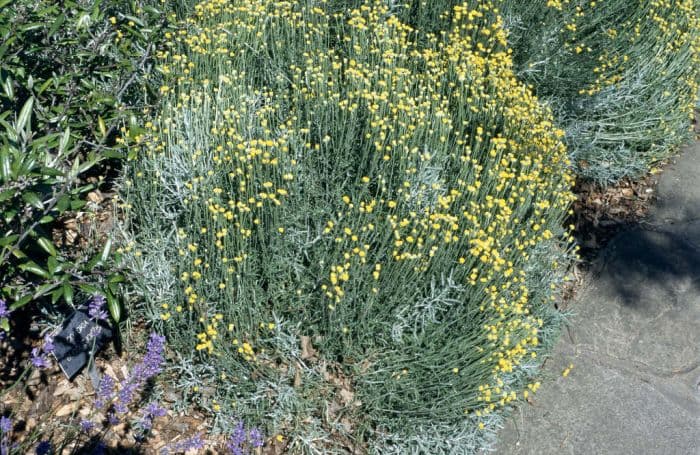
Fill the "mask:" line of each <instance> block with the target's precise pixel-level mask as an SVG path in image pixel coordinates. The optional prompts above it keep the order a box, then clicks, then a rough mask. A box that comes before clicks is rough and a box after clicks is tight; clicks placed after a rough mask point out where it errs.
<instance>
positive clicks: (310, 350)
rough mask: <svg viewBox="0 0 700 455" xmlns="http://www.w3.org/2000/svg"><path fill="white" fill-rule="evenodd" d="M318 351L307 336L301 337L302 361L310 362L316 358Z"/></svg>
mask: <svg viewBox="0 0 700 455" xmlns="http://www.w3.org/2000/svg"><path fill="white" fill-rule="evenodd" d="M316 354H317V352H316V350H315V349H314V347H313V345H312V344H311V338H310V337H308V336H305V335H302V336H301V358H302V360H309V359H312V358H314V357H316Z"/></svg>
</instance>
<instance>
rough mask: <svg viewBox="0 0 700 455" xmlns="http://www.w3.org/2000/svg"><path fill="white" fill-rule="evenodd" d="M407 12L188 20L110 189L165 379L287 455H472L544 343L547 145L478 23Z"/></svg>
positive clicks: (215, 13) (492, 24)
mask: <svg viewBox="0 0 700 455" xmlns="http://www.w3.org/2000/svg"><path fill="white" fill-rule="evenodd" d="M348 3H353V5H354V6H353V7H348V6H347V5H348ZM415 3H416V4H418V3H419V2H415ZM410 11H411V10H410V9H409V10H404V9H403V7H400V6H397V5H394V4H393V3H392V2H385V1H363V2H331V1H329V2H319V3H315V4H314V5H311V4H307V3H306V2H300V1H289V2H273V1H270V0H256V1H251V2H226V1H223V0H207V1H204V2H201V3H199V4H198V5H196V7H195V10H194V13H193V15H192V16H191V17H190V18H188V19H187V20H186V21H184V22H183V24H182V29H181V30H179V31H178V32H177V33H175V34H174V35H172V37H171V38H172V39H171V48H170V49H169V50H168V51H167V52H163V53H161V55H160V58H161V59H162V65H161V66H160V71H161V72H162V73H164V74H166V75H167V78H166V83H165V84H164V85H163V86H162V87H161V88H160V91H161V92H162V93H163V94H164V95H165V96H164V99H163V103H162V107H161V110H160V112H159V113H158V115H157V116H155V117H154V118H153V119H152V120H151V121H150V122H148V123H147V124H145V125H144V127H145V128H146V129H147V131H148V134H144V137H143V139H142V140H143V143H144V144H145V145H144V147H143V149H142V150H141V152H140V153H139V155H138V157H136V159H134V160H133V161H132V162H131V165H130V169H129V172H128V175H127V177H126V178H125V181H124V185H123V190H124V198H125V205H124V207H125V209H127V215H128V218H129V221H130V222H131V223H132V224H131V226H130V227H129V228H130V229H131V230H132V234H133V236H134V246H133V247H132V250H133V251H135V253H134V254H132V255H130V260H131V261H132V262H131V263H132V266H133V267H134V270H135V276H136V277H137V278H138V279H139V283H138V285H139V286H140V289H141V291H142V293H143V296H144V298H145V305H144V308H143V311H144V313H145V314H147V315H148V317H149V319H150V320H151V321H152V322H153V323H154V324H155V325H156V326H159V327H161V328H162V330H163V331H164V332H165V333H166V334H167V335H168V337H169V339H170V343H171V344H172V345H173V346H174V348H175V351H176V352H178V353H179V355H180V356H181V358H180V359H179V361H178V362H177V364H176V365H174V366H173V367H172V369H173V370H172V371H175V372H176V373H177V374H176V377H175V378H174V380H175V381H176V383H177V384H179V386H180V387H181V390H183V392H184V394H185V396H186V397H187V399H188V400H196V401H197V402H198V403H199V404H200V405H201V406H202V407H204V408H206V409H209V410H210V411H211V412H212V414H213V415H214V416H215V417H216V418H217V419H219V417H222V416H226V415H229V416H230V415H236V416H240V417H242V418H244V419H245V420H246V421H251V422H253V423H254V424H256V425H266V426H267V427H268V428H274V429H276V430H279V431H283V432H284V433H285V435H286V436H287V444H288V449H289V450H292V451H304V452H311V453H319V452H324V453H326V452H328V451H339V450H340V447H342V446H343V445H345V446H347V445H353V446H354V447H356V448H358V450H359V448H361V447H364V448H368V449H369V450H371V451H377V452H381V453H389V452H392V451H393V452H396V453H406V451H421V450H422V451H425V452H426V453H465V452H470V451H473V450H476V449H477V448H478V447H481V446H485V445H487V444H488V438H489V437H490V436H489V435H490V434H491V433H490V432H489V431H488V430H489V429H493V427H494V426H495V425H497V423H498V414H497V411H498V410H499V409H502V408H504V407H507V406H509V404H510V403H512V402H513V401H514V400H516V399H519V398H522V397H523V396H527V394H528V393H531V391H532V390H533V389H534V390H536V388H537V385H536V384H532V383H531V384H529V386H526V384H527V382H528V380H529V379H530V377H531V374H532V372H533V367H534V366H535V365H537V363H538V359H537V353H538V352H539V350H540V349H541V347H542V345H543V344H546V343H547V342H548V341H549V337H550V336H552V335H553V333H554V332H556V329H557V322H558V319H557V318H558V316H557V314H556V312H555V311H554V310H553V308H552V303H551V301H550V299H551V298H553V294H554V292H555V291H553V289H556V287H557V284H558V282H559V280H561V279H562V277H561V271H562V267H564V266H566V263H567V260H568V259H569V257H570V249H569V244H568V241H569V238H568V234H567V233H566V232H565V230H564V229H563V228H562V220H563V217H564V216H565V214H566V212H567V208H568V205H569V203H570V201H571V194H570V193H569V186H570V185H571V182H572V177H571V176H570V175H569V173H568V171H567V166H568V161H567V159H566V150H565V147H564V145H563V144H562V142H561V137H562V135H563V133H562V132H561V131H559V130H557V129H556V128H554V127H553V125H552V116H551V114H550V112H549V111H548V110H547V109H546V108H544V107H543V106H542V105H540V104H539V103H538V101H537V99H536V98H535V97H534V96H533V95H532V94H531V93H530V91H529V90H528V89H527V88H526V87H525V86H524V85H522V84H520V83H519V82H518V81H517V80H516V78H515V75H514V73H513V70H512V64H511V59H510V56H509V50H508V48H507V46H506V34H505V33H504V31H503V28H502V22H501V19H500V17H499V16H498V14H496V12H495V9H494V8H493V6H492V5H491V4H490V3H489V2H483V4H481V5H480V6H478V7H476V8H470V7H468V5H466V4H465V5H457V6H456V7H455V8H454V9H453V10H451V11H447V12H446V15H444V16H443V17H442V18H441V20H443V21H444V23H445V24H446V25H445V27H446V28H445V29H444V30H443V31H442V32H439V33H435V34H433V33H428V32H424V31H422V30H417V29H414V28H412V27H410V26H409V25H407V23H406V22H405V21H402V20H401V17H406V16H410V14H411V13H410ZM204 390H206V392H205V391H204ZM227 420H228V421H230V420H231V419H224V418H220V419H219V420H218V421H217V422H218V424H219V425H220V426H223V425H225V421H227Z"/></svg>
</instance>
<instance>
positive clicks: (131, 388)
mask: <svg viewBox="0 0 700 455" xmlns="http://www.w3.org/2000/svg"><path fill="white" fill-rule="evenodd" d="M164 351H165V337H164V336H160V335H158V334H156V333H152V334H151V337H150V338H149V340H148V344H147V345H146V355H145V356H144V358H143V360H142V361H141V362H140V363H138V364H137V365H136V366H135V367H134V369H133V371H132V372H131V375H130V376H129V377H128V378H127V379H126V381H125V383H124V384H123V385H122V388H121V390H120V391H119V393H118V394H117V401H116V402H115V403H114V409H115V410H116V411H117V412H118V413H120V414H124V413H126V411H127V410H128V406H129V404H130V403H131V402H132V401H133V399H134V394H135V393H136V391H137V390H138V389H139V388H141V387H142V386H143V385H144V384H145V383H146V382H147V381H148V380H149V379H151V378H152V377H154V376H156V375H157V374H158V373H160V372H161V371H162V370H163V361H164V359H163V353H164Z"/></svg>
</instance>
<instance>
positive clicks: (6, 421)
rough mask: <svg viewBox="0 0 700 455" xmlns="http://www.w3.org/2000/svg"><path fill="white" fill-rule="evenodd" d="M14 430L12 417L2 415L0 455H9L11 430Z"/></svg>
mask: <svg viewBox="0 0 700 455" xmlns="http://www.w3.org/2000/svg"><path fill="white" fill-rule="evenodd" d="M11 431H12V419H10V418H9V417H5V416H3V417H0V432H2V438H0V455H8V454H9V453H10V449H11V447H10V432H11Z"/></svg>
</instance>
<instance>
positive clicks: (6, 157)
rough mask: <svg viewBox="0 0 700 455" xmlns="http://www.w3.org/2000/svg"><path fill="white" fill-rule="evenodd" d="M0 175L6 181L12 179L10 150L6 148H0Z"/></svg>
mask: <svg viewBox="0 0 700 455" xmlns="http://www.w3.org/2000/svg"><path fill="white" fill-rule="evenodd" d="M0 177H2V179H3V181H5V182H7V181H9V180H11V179H12V168H11V166H10V151H9V150H8V149H6V148H4V149H2V150H0Z"/></svg>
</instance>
